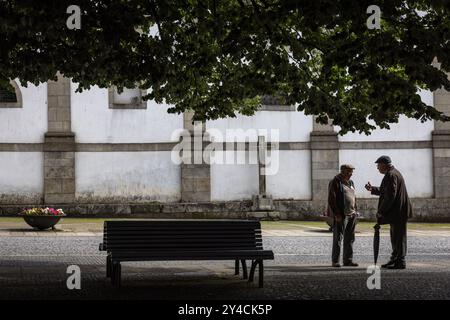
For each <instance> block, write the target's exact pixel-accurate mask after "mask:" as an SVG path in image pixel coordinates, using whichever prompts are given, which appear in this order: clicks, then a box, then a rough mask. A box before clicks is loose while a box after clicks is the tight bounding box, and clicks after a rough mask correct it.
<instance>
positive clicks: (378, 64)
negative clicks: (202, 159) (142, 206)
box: [0, 0, 450, 133]
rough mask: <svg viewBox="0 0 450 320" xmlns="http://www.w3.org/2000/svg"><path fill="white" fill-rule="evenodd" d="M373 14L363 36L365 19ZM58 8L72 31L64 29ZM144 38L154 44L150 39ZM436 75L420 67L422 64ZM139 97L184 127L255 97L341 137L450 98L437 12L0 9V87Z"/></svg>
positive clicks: (448, 23) (430, 2)
mask: <svg viewBox="0 0 450 320" xmlns="http://www.w3.org/2000/svg"><path fill="white" fill-rule="evenodd" d="M372 4H375V5H378V6H379V7H380V9H381V24H380V27H381V28H380V29H369V28H368V26H367V24H366V21H367V19H368V18H369V16H370V14H368V13H367V12H366V10H367V7H369V6H370V5H372ZM70 5H77V6H79V8H80V9H81V28H79V29H70V28H68V26H67V25H66V22H67V19H68V18H70V17H71V13H67V8H68V7H69V6H70ZM155 31H156V32H155ZM435 58H436V59H437V61H438V62H439V63H440V64H441V65H440V69H438V68H436V67H435V66H433V65H432V61H433V60H434V59H435ZM57 71H60V72H61V73H63V74H64V75H65V76H67V77H70V78H72V80H73V81H74V82H76V83H78V84H79V88H78V90H79V91H81V90H83V89H88V88H90V86H93V85H98V86H100V87H110V86H117V87H118V88H119V89H120V88H123V87H129V88H131V87H135V86H136V84H139V86H140V87H141V88H145V89H149V91H148V92H149V94H148V96H147V97H146V98H149V99H155V100H156V101H157V102H166V103H168V104H171V105H173V107H172V108H170V109H169V112H175V113H179V112H183V111H185V110H193V111H194V112H195V116H194V119H196V120H202V121H204V120H207V119H217V118H220V117H233V116H235V115H236V114H237V113H242V114H245V115H251V114H253V113H254V112H255V111H256V110H257V109H258V108H259V107H260V102H261V96H263V95H272V96H277V97H279V98H280V99H281V100H283V102H284V103H285V104H292V105H294V104H295V105H296V106H298V110H299V111H304V112H305V113H306V114H313V115H317V116H318V117H317V119H318V121H319V122H321V123H327V122H328V120H329V119H331V120H332V121H333V124H335V125H339V126H340V127H341V128H342V131H341V133H345V132H348V131H355V130H357V131H360V132H365V133H368V132H370V130H372V129H373V128H374V126H372V125H370V124H369V122H368V121H367V120H368V119H372V120H374V121H375V123H376V124H377V125H378V126H380V127H381V128H388V127H389V125H388V124H389V123H391V122H397V121H398V117H399V115H401V114H404V115H406V116H407V117H411V118H416V119H420V120H421V121H426V120H429V119H435V120H441V121H446V120H449V118H448V117H447V116H445V115H444V114H442V113H441V112H438V111H437V110H436V109H435V108H433V107H431V106H427V105H426V104H425V103H423V102H422V101H421V99H420V96H419V95H418V89H419V88H420V89H428V90H432V91H433V90H436V89H438V88H445V89H446V90H450V81H449V79H448V78H447V75H446V72H450V3H449V2H448V1H447V0H405V1H400V0H379V1H373V0H370V1H369V0H367V1H366V0H314V1H311V0H297V1H293V0H291V1H289V0H287V1H277V0H132V1H126V0H76V1H73V0H70V1H66V0H54V1H33V0H18V1H14V0H0V85H2V86H6V85H7V84H8V83H9V79H15V78H19V79H20V81H21V82H22V83H23V84H25V83H26V82H31V83H34V84H38V83H39V82H44V81H47V80H48V79H56V78H55V74H56V72H57Z"/></svg>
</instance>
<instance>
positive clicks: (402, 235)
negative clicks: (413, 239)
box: [390, 221, 407, 263]
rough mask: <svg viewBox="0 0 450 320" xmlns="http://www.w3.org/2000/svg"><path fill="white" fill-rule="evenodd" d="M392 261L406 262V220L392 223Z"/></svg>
mask: <svg viewBox="0 0 450 320" xmlns="http://www.w3.org/2000/svg"><path fill="white" fill-rule="evenodd" d="M390 226H391V245H392V254H391V261H393V262H397V263H404V262H405V256H406V242H407V241H406V221H399V222H395V223H392V224H391V225H390Z"/></svg>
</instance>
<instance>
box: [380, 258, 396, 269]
mask: <svg viewBox="0 0 450 320" xmlns="http://www.w3.org/2000/svg"><path fill="white" fill-rule="evenodd" d="M394 264H395V261H393V260H389V262H388V263H386V264H382V265H381V268H383V269H387V268H389V267H391V266H393V265H394Z"/></svg>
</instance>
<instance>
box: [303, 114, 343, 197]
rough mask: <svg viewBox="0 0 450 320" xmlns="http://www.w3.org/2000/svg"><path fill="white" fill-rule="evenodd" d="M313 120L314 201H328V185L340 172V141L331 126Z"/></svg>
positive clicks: (311, 137) (312, 177)
mask: <svg viewBox="0 0 450 320" xmlns="http://www.w3.org/2000/svg"><path fill="white" fill-rule="evenodd" d="M315 120H316V119H315V117H314V119H313V121H314V122H313V131H312V132H311V136H310V139H311V179H312V183H311V185H312V200H326V199H327V195H328V183H329V182H330V180H331V179H332V178H333V177H334V176H335V175H336V174H337V173H338V172H339V141H338V136H337V133H336V132H334V130H333V127H332V126H331V124H330V125H322V124H318V123H316V121H315Z"/></svg>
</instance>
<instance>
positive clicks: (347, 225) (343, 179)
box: [327, 164, 358, 267]
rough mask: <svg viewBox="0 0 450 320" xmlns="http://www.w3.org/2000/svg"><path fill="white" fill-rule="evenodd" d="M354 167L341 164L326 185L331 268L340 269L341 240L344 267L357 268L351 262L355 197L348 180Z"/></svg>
mask: <svg viewBox="0 0 450 320" xmlns="http://www.w3.org/2000/svg"><path fill="white" fill-rule="evenodd" d="M354 169H355V167H354V166H352V165H350V164H343V165H342V166H341V172H340V173H339V174H338V175H337V176H335V177H334V178H333V180H331V181H330V183H329V185H328V210H327V211H328V214H329V215H330V216H332V217H333V250H332V254H331V261H332V266H333V267H340V266H341V265H340V264H339V257H340V253H341V246H342V239H343V240H344V250H343V251H344V252H343V262H344V266H349V267H357V266H358V264H357V263H355V262H353V242H354V241H355V224H356V216H357V211H356V197H355V185H354V183H353V181H352V180H350V178H351V176H352V174H353V170H354Z"/></svg>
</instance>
